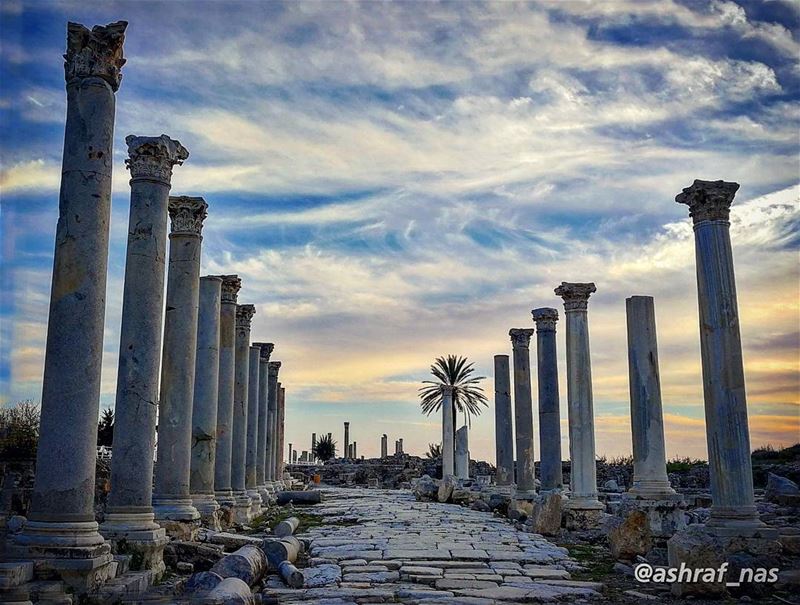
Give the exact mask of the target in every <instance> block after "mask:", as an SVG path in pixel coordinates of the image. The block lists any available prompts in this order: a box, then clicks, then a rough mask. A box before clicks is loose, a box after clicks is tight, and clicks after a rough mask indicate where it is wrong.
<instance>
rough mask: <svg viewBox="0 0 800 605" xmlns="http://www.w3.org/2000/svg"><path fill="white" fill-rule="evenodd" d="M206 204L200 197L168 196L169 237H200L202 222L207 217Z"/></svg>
mask: <svg viewBox="0 0 800 605" xmlns="http://www.w3.org/2000/svg"><path fill="white" fill-rule="evenodd" d="M207 210H208V204H206V201H205V200H204V199H203V198H201V197H189V196H187V195H179V196H174V195H171V196H169V218H170V219H172V229H171V231H170V234H171V235H198V236H199V235H200V232H201V231H202V230H203V221H204V220H205V218H206V217H207V216H208V212H207Z"/></svg>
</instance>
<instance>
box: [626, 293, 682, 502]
mask: <svg viewBox="0 0 800 605" xmlns="http://www.w3.org/2000/svg"><path fill="white" fill-rule="evenodd" d="M625 311H626V314H627V319H628V377H629V387H630V395H631V436H632V437H633V487H631V489H630V492H631V493H632V494H635V495H637V496H640V497H642V498H651V499H654V500H659V499H661V498H663V497H669V496H673V495H675V490H674V489H672V487H671V486H670V484H669V479H668V478H667V462H666V460H667V458H666V449H665V447H664V417H663V414H662V411H661V380H660V378H659V372H658V348H657V344H656V312H655V306H654V304H653V297H652V296H632V297H630V298H628V299H626V300H625Z"/></svg>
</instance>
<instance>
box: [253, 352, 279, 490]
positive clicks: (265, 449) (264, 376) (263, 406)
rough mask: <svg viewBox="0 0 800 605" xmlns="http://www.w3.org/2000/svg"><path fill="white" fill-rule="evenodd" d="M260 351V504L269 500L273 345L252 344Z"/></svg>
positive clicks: (258, 482)
mask: <svg viewBox="0 0 800 605" xmlns="http://www.w3.org/2000/svg"><path fill="white" fill-rule="evenodd" d="M253 344H254V345H255V346H257V347H259V348H260V349H261V351H260V357H259V364H258V458H257V460H256V481H257V484H258V487H257V489H258V492H259V494H261V500H262V503H267V502H268V501H269V499H270V491H269V490H268V489H267V468H268V466H267V465H268V464H269V460H270V458H269V448H270V447H271V444H272V439H273V438H274V437H273V436H272V435H271V433H272V429H271V427H270V421H269V358H270V355H272V351H273V350H274V349H275V345H274V344H272V343H271V342H254V343H253Z"/></svg>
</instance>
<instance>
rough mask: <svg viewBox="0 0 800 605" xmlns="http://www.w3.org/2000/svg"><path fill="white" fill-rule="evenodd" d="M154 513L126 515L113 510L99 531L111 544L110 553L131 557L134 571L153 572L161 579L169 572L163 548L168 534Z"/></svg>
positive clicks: (131, 513) (167, 539) (129, 513)
mask: <svg viewBox="0 0 800 605" xmlns="http://www.w3.org/2000/svg"><path fill="white" fill-rule="evenodd" d="M153 519H154V514H153V513H152V512H124V511H121V510H114V509H111V510H110V511H109V512H108V513H106V518H105V521H104V522H103V524H102V525H101V526H100V532H101V533H102V534H103V536H105V538H106V539H107V540H108V541H109V542H110V543H111V552H112V553H114V554H119V555H131V569H133V570H135V571H141V570H145V569H150V570H152V571H153V572H154V574H155V576H156V579H159V578H160V577H161V576H162V575H163V574H164V571H165V569H166V567H165V566H164V547H165V546H166V545H167V543H168V542H169V538H167V532H166V530H165V529H164V528H162V527H161V526H159V525H158V524H157V523H156V522H155V521H154V520H153Z"/></svg>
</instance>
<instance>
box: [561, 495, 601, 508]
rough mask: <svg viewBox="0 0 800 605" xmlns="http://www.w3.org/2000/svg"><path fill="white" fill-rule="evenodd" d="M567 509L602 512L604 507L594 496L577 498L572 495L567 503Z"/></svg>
mask: <svg viewBox="0 0 800 605" xmlns="http://www.w3.org/2000/svg"><path fill="white" fill-rule="evenodd" d="M567 508H568V509H569V510H599V511H604V510H605V509H606V505H605V504H603V503H602V502H600V500H598V499H597V496H596V495H591V496H577V495H575V494H572V495H571V496H569V500H568V501H567Z"/></svg>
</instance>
